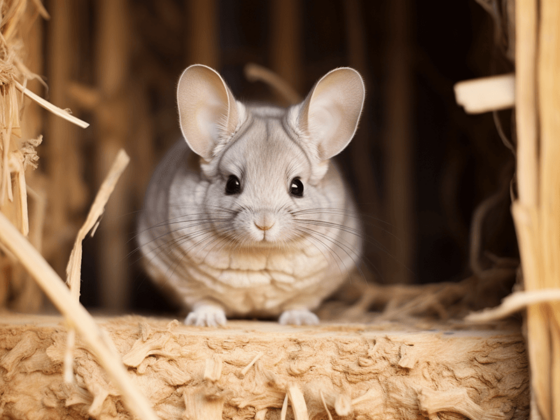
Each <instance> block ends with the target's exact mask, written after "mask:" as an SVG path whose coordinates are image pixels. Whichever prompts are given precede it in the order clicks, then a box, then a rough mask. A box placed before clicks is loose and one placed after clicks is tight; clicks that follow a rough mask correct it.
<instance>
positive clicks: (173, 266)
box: [167, 232, 215, 277]
mask: <svg viewBox="0 0 560 420" xmlns="http://www.w3.org/2000/svg"><path fill="white" fill-rule="evenodd" d="M188 239H190V238H187V239H186V240H188ZM208 239H210V240H213V239H215V238H214V235H213V232H210V235H208V236H205V237H203V238H202V239H201V240H199V241H198V242H196V243H194V244H193V245H191V246H190V247H189V248H187V249H186V250H185V252H184V253H183V255H181V257H180V258H179V259H177V260H176V261H175V264H173V265H172V266H170V267H168V272H167V275H168V277H171V276H172V275H173V274H175V270H176V269H177V267H179V265H180V264H181V263H182V262H183V260H184V259H185V257H186V256H187V255H188V253H189V251H190V250H192V249H193V248H194V247H196V246H198V245H200V244H201V243H203V242H205V241H207V240H208ZM186 240H185V241H186ZM169 270H171V271H169Z"/></svg>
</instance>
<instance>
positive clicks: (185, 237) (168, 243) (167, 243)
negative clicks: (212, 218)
mask: <svg viewBox="0 0 560 420" xmlns="http://www.w3.org/2000/svg"><path fill="white" fill-rule="evenodd" d="M208 232H212V229H210V228H207V229H202V230H198V231H196V232H193V233H191V234H185V235H181V236H179V237H176V238H173V240H171V241H162V242H163V243H162V244H160V245H158V246H157V247H155V248H153V249H151V250H149V251H147V252H146V254H150V253H153V252H156V251H157V252H159V251H161V250H162V248H163V250H166V249H168V248H171V247H172V246H175V245H177V244H181V243H183V242H185V241H186V240H188V239H190V238H196V237H198V236H200V235H203V234H205V233H208ZM163 236H166V235H162V237H163ZM159 239H161V238H156V239H152V240H151V241H149V242H146V243H145V244H142V245H140V246H139V247H138V248H136V250H138V249H140V248H144V247H146V246H148V245H149V244H151V243H153V242H156V241H158V240H159ZM156 243H157V242H156ZM133 252H135V251H133ZM156 255H157V253H156V254H155V255H154V256H156Z"/></svg>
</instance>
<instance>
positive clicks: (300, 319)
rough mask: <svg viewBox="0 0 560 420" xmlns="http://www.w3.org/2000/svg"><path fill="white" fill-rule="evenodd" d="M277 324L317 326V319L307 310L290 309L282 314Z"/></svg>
mask: <svg viewBox="0 0 560 420" xmlns="http://www.w3.org/2000/svg"><path fill="white" fill-rule="evenodd" d="M278 322H280V324H282V325H319V318H318V317H317V315H315V314H314V313H313V312H311V311H308V310H307V309H291V310H289V311H284V312H282V315H280V319H279V320H278Z"/></svg>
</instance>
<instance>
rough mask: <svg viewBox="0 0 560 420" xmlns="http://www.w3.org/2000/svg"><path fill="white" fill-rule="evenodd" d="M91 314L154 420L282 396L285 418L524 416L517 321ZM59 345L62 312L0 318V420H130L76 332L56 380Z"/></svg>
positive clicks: (243, 415)
mask: <svg viewBox="0 0 560 420" xmlns="http://www.w3.org/2000/svg"><path fill="white" fill-rule="evenodd" d="M98 320H99V321H100V323H101V325H102V326H103V328H104V329H105V330H106V331H108V332H109V335H110V336H111V338H112V340H113V341H114V343H115V345H116V347H117V349H118V352H119V353H120V354H121V356H122V361H123V363H124V364H125V365H126V366H127V368H128V372H129V374H130V375H131V377H132V378H133V380H134V382H135V383H136V384H137V386H138V387H139V388H140V389H141V390H142V391H143V393H144V394H145V395H147V396H148V398H149V400H150V404H151V405H153V406H154V409H155V411H156V413H157V414H158V415H159V416H160V418H162V419H208V420H212V419H222V418H223V419H253V418H258V419H279V418H280V417H281V409H282V406H283V403H284V401H285V398H286V395H287V396H288V398H287V401H288V405H287V418H294V413H295V418H296V419H304V418H310V419H328V418H330V417H332V418H334V419H337V418H356V419H374V418H383V419H403V418H406V419H416V418H418V419H420V418H426V417H430V418H432V417H433V416H435V415H438V416H439V417H438V418H440V419H454V418H462V417H461V416H465V417H468V418H471V419H475V418H476V419H526V418H528V413H529V376H528V368H527V357H526V352H525V346H524V343H523V339H522V336H521V334H520V332H519V330H518V329H517V328H513V329H504V330H492V329H489V330H488V329H487V330H484V328H485V327H478V328H479V329H477V330H471V331H469V330H463V331H461V330H457V329H450V328H449V325H446V324H442V323H439V324H438V323H432V324H431V327H430V325H428V324H426V325H422V328H417V327H414V326H413V325H411V324H410V325H406V324H401V331H398V330H395V325H394V324H392V325H390V328H391V329H390V330H384V327H383V325H382V324H379V325H369V326H365V325H351V326H349V325H335V324H331V325H323V326H320V327H313V328H309V327H283V326H279V325H278V324H276V323H255V322H241V321H237V322H235V321H234V322H230V324H229V325H228V327H227V328H224V329H200V328H195V327H186V326H184V325H181V324H180V323H179V322H177V321H170V320H162V319H160V320H156V319H150V318H143V317H123V318H115V319H98ZM385 328H386V327H385ZM426 328H428V330H426ZM65 351H66V328H65V326H64V324H63V323H62V319H61V318H59V317H32V316H27V317H25V318H23V319H22V316H15V315H7V316H5V317H4V318H3V319H2V321H0V395H2V398H1V399H0V417H2V418H18V419H38V418H41V419H44V418H64V417H65V416H67V417H69V418H85V419H87V418H88V417H93V418H97V419H108V418H121V419H125V418H130V415H129V414H128V411H127V410H126V409H125V408H124V406H123V404H122V402H121V397H120V395H119V392H118V390H117V389H116V388H115V387H114V386H113V385H112V384H111V383H110V381H109V380H108V377H107V374H106V373H105V372H104V371H103V369H101V367H100V366H99V365H98V364H97V362H96V361H95V358H94V357H93V356H92V355H91V353H90V352H89V351H87V350H86V349H85V347H84V344H83V342H82V341H81V340H80V338H79V337H78V339H77V342H76V349H75V358H74V372H75V383H74V384H65V383H64V381H63V374H62V373H63V372H62V371H63V369H62V366H63V360H64V354H65ZM323 400H324V402H323ZM325 406H326V407H327V408H328V410H329V412H328V413H327V412H326V410H325ZM352 416H353V417H352Z"/></svg>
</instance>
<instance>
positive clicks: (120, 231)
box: [95, 0, 136, 312]
mask: <svg viewBox="0 0 560 420" xmlns="http://www.w3.org/2000/svg"><path fill="white" fill-rule="evenodd" d="M95 5H96V7H97V11H98V13H97V16H98V21H97V24H96V38H95V44H96V62H95V64H96V77H97V91H98V92H99V95H100V97H101V102H100V103H99V105H98V106H97V107H96V109H95V118H96V122H97V124H96V129H97V130H96V133H95V135H96V138H97V139H96V150H95V160H96V165H95V178H96V179H95V181H96V185H101V183H102V182H103V180H104V179H105V176H106V175H107V173H108V172H109V170H110V168H111V165H112V164H113V162H114V160H115V157H116V156H117V153H118V152H119V150H120V149H121V148H125V145H126V144H127V141H128V139H129V137H130V134H129V130H130V121H131V119H130V114H131V107H132V106H133V104H132V101H131V100H130V96H129V95H130V91H129V87H130V85H129V81H130V74H129V71H130V68H129V56H130V42H129V36H130V35H129V24H130V22H129V14H130V10H129V3H128V1H127V0H100V1H98V2H96V3H95ZM135 147H136V145H135ZM126 177H127V175H126V174H125V176H124V177H123V181H122V182H121V183H120V184H119V185H117V187H116V188H115V191H114V193H113V195H112V196H111V200H110V201H109V203H108V204H107V208H106V210H105V216H104V219H103V223H102V224H101V225H100V227H99V232H98V236H99V237H98V242H97V245H98V247H97V251H98V259H97V261H98V266H99V275H98V278H99V280H100V290H101V294H100V296H101V304H102V305H103V307H105V308H107V310H109V311H114V312H123V311H125V310H126V309H127V308H128V305H129V302H130V277H129V271H130V270H129V263H128V261H127V258H126V256H127V254H128V247H127V240H128V239H127V234H128V232H129V230H128V226H127V223H128V220H129V215H130V213H131V209H130V204H129V200H128V198H129V189H128V188H127V184H128V183H127V181H126ZM127 215H128V216H127Z"/></svg>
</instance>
